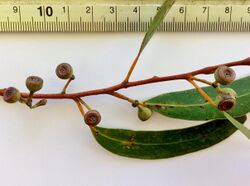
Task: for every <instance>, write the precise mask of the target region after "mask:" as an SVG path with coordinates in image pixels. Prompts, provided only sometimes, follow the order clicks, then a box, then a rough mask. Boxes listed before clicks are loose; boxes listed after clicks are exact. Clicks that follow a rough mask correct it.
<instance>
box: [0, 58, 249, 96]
mask: <svg viewBox="0 0 250 186" xmlns="http://www.w3.org/2000/svg"><path fill="white" fill-rule="evenodd" d="M221 65H225V66H229V67H232V66H243V65H245V66H250V58H246V59H244V60H240V61H235V62H230V63H225V64H220V65H215V66H210V67H206V68H202V69H199V70H196V71H192V72H189V73H184V74H178V75H172V76H163V77H157V76H154V77H152V78H148V79H144V80H139V81H133V82H127V83H124V82H121V83H119V84H117V85H114V86H111V87H107V88H103V89H96V90H89V91H84V92H78V93H71V94H69V93H67V94H34V95H33V96H32V97H33V98H37V99H38V98H39V99H41V98H42V99H78V98H81V97H86V96H93V95H99V94H111V95H112V93H114V92H115V91H118V90H120V89H124V88H129V87H135V86H140V85H145V84H151V83H158V82H165V81H171V80H189V79H190V77H194V76H196V75H200V74H211V73H213V72H214V71H215V70H216V69H217V68H218V66H221ZM3 93H4V89H0V96H2V95H3ZM22 96H23V97H26V98H27V97H28V96H29V93H22Z"/></svg>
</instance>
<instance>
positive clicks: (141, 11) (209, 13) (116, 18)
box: [0, 0, 250, 32]
mask: <svg viewBox="0 0 250 186" xmlns="http://www.w3.org/2000/svg"><path fill="white" fill-rule="evenodd" d="M35 1H37V3H35V2H33V1H31V2H33V3H29V2H28V1H27V2H26V3H25V2H24V1H23V0H21V1H20V3H19V2H13V3H10V4H6V2H1V3H0V32H41V31H42V32H108V31H109V32H111V31H112V32H145V31H146V30H147V28H148V27H149V23H150V22H151V21H152V19H151V17H152V16H153V15H154V13H155V10H156V9H157V7H159V5H160V4H161V3H160V1H153V2H151V1H148V2H149V3H148V2H147V3H146V0H145V2H143V1H137V0H135V1H133V2H132V1H131V2H132V3H128V2H127V1H124V2H122V1H117V0H113V1H112V0H111V1H112V3H111V2H110V4H109V3H105V4H103V3H101V2H100V3H98V2H99V0H94V2H93V1H90V0H82V1H79V2H78V0H76V2H77V3H74V1H72V2H73V3H72V2H68V1H67V3H66V0H65V1H64V0H63V1H62V2H58V1H57V2H56V1H55V0H51V1H52V3H51V2H50V1H47V0H42V1H41V3H38V0H35ZM53 1H54V3H53ZM87 1H88V3H87ZM45 2H46V3H45ZM55 2H56V3H55ZM208 2H209V3H208ZM231 2H232V3H231ZM231 2H230V1H228V0H221V3H218V4H214V3H211V2H210V1H197V2H196V0H194V1H191V0H190V1H183V0H180V1H177V4H175V5H174V6H173V8H172V9H171V10H170V13H169V18H167V20H164V22H163V24H161V26H160V27H159V29H158V30H159V31H172V32H175V31H191V32H192V31H250V28H249V25H250V0H244V1H243V0H236V1H231ZM39 7H41V9H39ZM63 7H65V9H66V11H65V14H63V13H62V8H63ZM86 7H90V12H89V13H90V14H87V13H86V12H84V8H86ZM110 7H114V10H115V11H114V14H112V13H111V12H110V11H107V10H109V8H110ZM182 7H183V8H184V12H183V13H181V12H182V11H183V10H182V9H181V8H182ZM204 7H206V11H205V12H203V13H202V11H201V10H202V8H204ZM131 10H132V11H131ZM40 11H41V12H40ZM85 11H86V10H85ZM180 11H181V12H180ZM197 12H198V13H197ZM39 13H41V15H40V14H39ZM196 14H197V15H196ZM97 15H98V16H97ZM88 17H89V18H88ZM56 18H57V19H58V20H56ZM59 20H60V21H59Z"/></svg>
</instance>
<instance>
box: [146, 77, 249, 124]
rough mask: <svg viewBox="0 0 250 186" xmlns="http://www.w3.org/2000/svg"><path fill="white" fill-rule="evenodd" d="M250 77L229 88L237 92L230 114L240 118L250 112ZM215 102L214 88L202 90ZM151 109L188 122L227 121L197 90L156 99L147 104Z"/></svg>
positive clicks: (236, 82)
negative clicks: (234, 104) (235, 101)
mask: <svg viewBox="0 0 250 186" xmlns="http://www.w3.org/2000/svg"><path fill="white" fill-rule="evenodd" d="M249 85H250V76H248V77H245V78H242V79H239V80H236V81H235V82H233V83H232V84H231V85H229V86H225V87H230V88H232V89H234V90H235V91H236V92H237V95H238V96H237V103H236V106H235V107H234V108H233V109H231V110H230V111H229V112H228V113H229V114H230V115H231V116H233V117H240V116H243V115H245V114H247V113H248V112H249V111H250V86H249ZM202 89H203V90H204V91H205V92H206V93H207V94H208V95H209V96H210V97H211V98H212V99H214V100H215V98H216V96H217V92H216V91H215V90H214V88H213V87H211V86H209V87H205V88H202ZM145 103H146V104H147V106H148V107H149V108H151V109H152V110H154V111H156V112H159V113H160V114H163V115H165V116H168V117H173V118H179V119H186V120H214V119H225V116H224V114H223V113H222V112H220V111H219V110H218V109H217V108H216V107H214V106H212V105H210V104H209V103H207V102H205V100H204V98H203V97H202V96H201V95H200V94H199V93H198V92H197V90H196V89H191V90H186V91H180V92H173V93H167V94H163V95H160V96H157V97H154V98H152V99H150V100H148V101H146V102H145Z"/></svg>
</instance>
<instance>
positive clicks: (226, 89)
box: [220, 88, 237, 98]
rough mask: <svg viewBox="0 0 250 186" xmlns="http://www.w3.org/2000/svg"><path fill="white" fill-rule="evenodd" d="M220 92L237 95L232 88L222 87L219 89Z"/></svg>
mask: <svg viewBox="0 0 250 186" xmlns="http://www.w3.org/2000/svg"><path fill="white" fill-rule="evenodd" d="M220 93H221V94H227V95H231V96H232V97H234V98H236V97H237V93H236V92H235V91H234V90H233V89H232V88H222V89H220Z"/></svg>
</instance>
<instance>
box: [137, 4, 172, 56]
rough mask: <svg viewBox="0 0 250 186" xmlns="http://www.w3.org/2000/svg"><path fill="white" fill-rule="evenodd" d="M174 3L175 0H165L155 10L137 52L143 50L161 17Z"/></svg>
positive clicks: (162, 17)
mask: <svg viewBox="0 0 250 186" xmlns="http://www.w3.org/2000/svg"><path fill="white" fill-rule="evenodd" d="M174 3H175V0H166V1H165V2H164V3H163V4H162V5H161V7H160V9H159V11H158V12H157V14H156V15H155V17H154V19H153V21H152V22H151V24H150V26H149V28H148V30H147V33H146V34H145V36H144V39H143V41H142V44H141V47H140V51H139V53H141V52H142V51H143V49H144V48H145V47H146V45H147V44H148V42H149V40H150V39H151V38H152V36H153V35H154V33H155V31H156V30H157V28H158V27H159V26H160V24H161V23H162V21H163V19H164V18H165V16H166V14H167V13H168V11H169V10H170V8H171V7H172V6H173V4H174Z"/></svg>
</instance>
